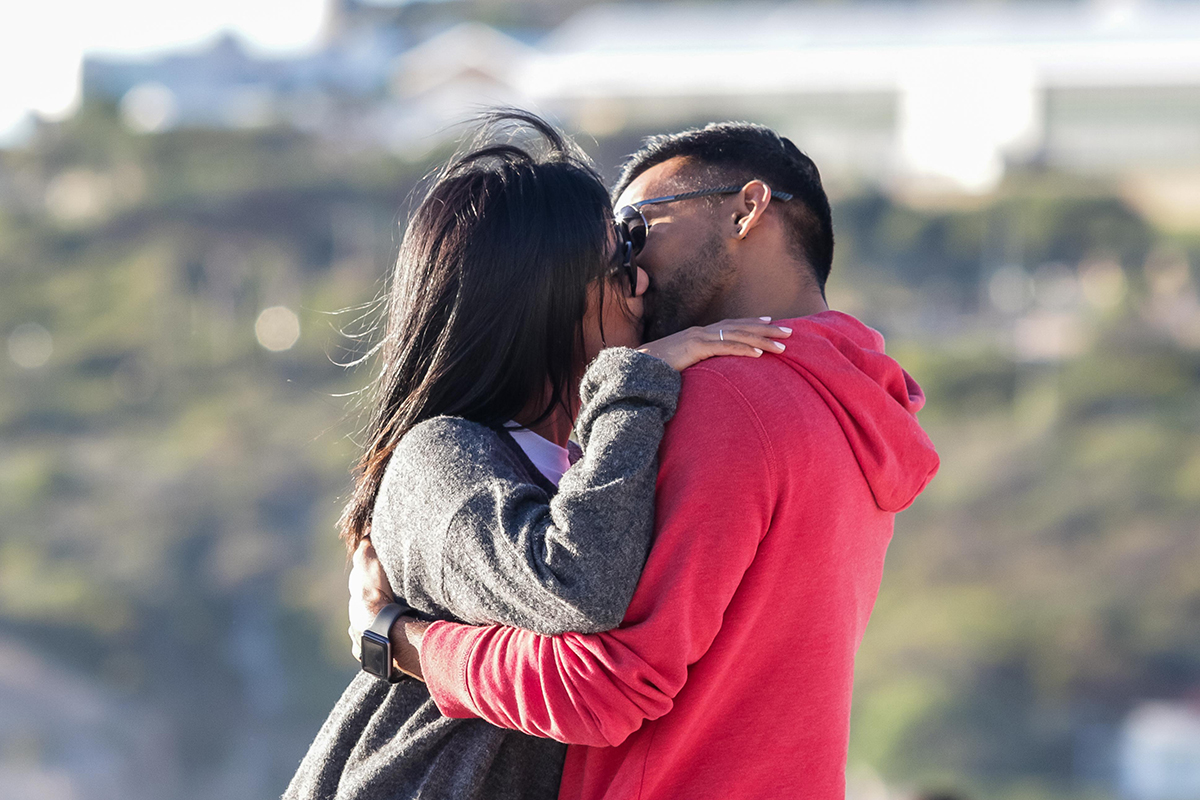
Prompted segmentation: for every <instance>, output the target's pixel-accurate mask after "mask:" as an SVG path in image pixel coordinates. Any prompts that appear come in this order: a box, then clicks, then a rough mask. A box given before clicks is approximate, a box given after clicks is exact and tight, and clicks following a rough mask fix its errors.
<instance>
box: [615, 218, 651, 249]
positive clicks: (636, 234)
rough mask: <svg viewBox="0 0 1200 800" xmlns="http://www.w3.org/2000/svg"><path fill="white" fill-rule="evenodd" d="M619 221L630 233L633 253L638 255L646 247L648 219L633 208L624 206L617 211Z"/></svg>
mask: <svg viewBox="0 0 1200 800" xmlns="http://www.w3.org/2000/svg"><path fill="white" fill-rule="evenodd" d="M617 221H618V222H620V223H621V225H623V226H624V228H625V230H627V231H628V232H629V241H630V242H632V243H633V253H634V255H637V254H638V253H640V252H642V248H643V247H645V246H646V218H645V217H643V216H642V212H640V211H638V210H637V209H636V208H634V207H633V206H624V207H622V208H620V209H618V211H617Z"/></svg>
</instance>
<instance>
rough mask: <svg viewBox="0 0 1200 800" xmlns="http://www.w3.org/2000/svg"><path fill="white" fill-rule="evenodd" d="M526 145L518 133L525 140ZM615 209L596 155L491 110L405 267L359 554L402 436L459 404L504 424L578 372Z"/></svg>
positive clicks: (433, 202)
mask: <svg viewBox="0 0 1200 800" xmlns="http://www.w3.org/2000/svg"><path fill="white" fill-rule="evenodd" d="M518 136H519V137H521V138H522V139H523V141H522V142H521V143H517V137H518ZM611 218H612V212H611V208H610V206H609V198H608V193H607V192H606V191H605V188H604V184H603V182H602V181H601V180H600V177H599V176H598V175H597V174H596V172H595V170H594V169H593V168H592V166H591V164H590V162H589V161H588V160H587V157H586V156H584V155H583V153H582V152H581V151H580V150H578V148H576V147H575V146H574V145H573V144H571V143H570V142H569V141H568V140H566V139H565V138H564V137H563V136H562V134H560V133H559V132H558V131H556V130H555V129H554V128H553V127H552V126H551V125H549V124H548V123H546V122H545V121H543V120H541V119H539V118H538V117H536V116H533V115H532V114H527V113H525V112H519V111H511V110H505V111H499V112H494V113H492V114H489V115H487V117H485V119H484V125H483V129H482V132H481V134H480V135H479V136H478V137H476V139H475V142H474V143H473V145H472V147H471V149H470V150H469V151H468V152H466V153H465V154H463V155H460V156H458V157H456V158H455V159H453V160H452V161H451V162H450V163H449V164H448V165H447V166H446V167H445V168H444V169H443V171H442V172H441V174H440V176H439V177H438V178H437V180H436V181H435V182H434V184H433V185H432V187H431V188H430V189H429V191H428V193H427V195H426V196H425V199H424V200H423V201H422V202H421V204H420V205H419V206H418V207H417V209H416V211H415V212H414V213H413V215H412V217H411V219H410V221H409V225H408V230H407V231H406V232H405V235H404V240H403V242H402V244H401V245H400V254H399V258H398V259H397V261H396V268H395V271H394V273H393V276H392V286H391V289H390V293H389V300H388V316H387V327H386V334H385V338H384V341H383V344H382V348H381V350H382V357H383V368H382V370H381V372H380V375H379V378H378V381H377V384H376V385H375V387H374V388H375V390H376V399H375V400H374V401H373V403H372V405H373V411H372V419H371V422H370V425H369V426H368V428H367V446H366V452H365V453H364V454H363V456H362V458H361V460H360V461H359V462H358V465H357V470H356V479H355V485H354V491H353V494H352V496H351V497H350V500H349V502H348V503H347V504H346V507H345V509H344V511H343V512H342V517H341V519H340V520H339V523H338V527H339V529H340V531H341V535H342V538H343V539H344V540H345V541H346V544H347V545H348V546H349V548H350V549H351V551H353V549H354V548H355V547H356V546H357V545H358V543H359V542H360V541H361V540H362V539H363V537H365V536H366V535H368V533H369V526H370V520H371V512H372V508H373V507H374V505H375V499H376V497H377V496H378V494H379V487H380V485H381V483H382V482H383V475H384V472H385V470H386V469H387V465H388V461H389V460H390V459H391V456H392V453H393V452H394V451H395V449H396V444H397V443H398V442H399V441H400V438H401V437H402V436H404V434H405V433H407V432H408V431H409V430H411V429H412V428H413V427H414V426H415V425H417V424H419V423H420V422H422V421H424V420H426V419H430V418H432V417H435V416H439V415H443V414H448V415H454V416H459V417H464V418H466V419H469V420H472V421H474V422H479V423H481V424H484V425H489V426H497V425H501V424H503V423H505V422H507V421H508V420H511V419H513V418H514V417H515V416H517V415H518V414H519V413H520V412H521V411H522V410H526V409H528V408H529V407H530V406H531V404H532V403H535V402H537V401H538V400H539V399H542V398H545V397H546V389H547V385H549V388H550V394H549V397H548V399H547V401H546V405H545V407H544V408H543V409H542V410H541V417H540V418H539V420H538V421H541V420H543V419H545V418H546V417H548V416H549V415H550V414H551V413H553V411H554V409H555V408H556V407H558V406H562V407H564V408H565V407H567V403H568V400H569V398H570V396H571V392H570V389H571V383H572V381H573V380H576V379H578V377H579V376H578V368H579V362H580V360H581V355H582V320H583V317H584V313H585V310H586V308H587V295H588V289H589V286H590V285H591V284H592V282H593V281H595V280H597V279H598V278H602V277H606V276H608V275H610V274H611V269H612V265H613V260H612V256H611V249H612V245H611V243H610V235H611Z"/></svg>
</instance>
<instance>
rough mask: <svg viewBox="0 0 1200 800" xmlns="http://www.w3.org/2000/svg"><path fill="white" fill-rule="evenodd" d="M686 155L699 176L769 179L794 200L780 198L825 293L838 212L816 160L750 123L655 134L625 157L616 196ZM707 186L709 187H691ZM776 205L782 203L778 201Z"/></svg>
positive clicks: (799, 247) (795, 237)
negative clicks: (831, 206) (648, 173)
mask: <svg viewBox="0 0 1200 800" xmlns="http://www.w3.org/2000/svg"><path fill="white" fill-rule="evenodd" d="M673 158H684V159H687V160H689V161H691V162H693V163H695V164H696V165H697V166H699V167H700V168H701V169H700V175H699V177H700V178H701V179H704V180H708V179H712V180H714V181H717V182H718V183H722V184H724V183H728V184H734V183H739V182H741V183H746V182H749V181H751V180H754V179H756V178H757V179H758V180H761V181H764V182H765V183H766V184H767V185H768V186H770V187H771V189H773V190H775V191H782V192H789V193H791V194H792V195H793V199H792V200H789V201H787V202H779V201H776V203H778V208H779V210H780V213H781V214H783V215H784V216H785V218H786V219H788V220H789V221H790V223H791V225H790V230H791V234H792V236H791V239H792V246H793V248H795V251H796V254H797V256H799V257H801V258H803V259H804V261H806V262H807V263H808V264H809V266H810V267H812V271H813V276H814V277H815V278H816V281H817V285H818V287H819V288H820V289H821V292H822V294H823V293H824V292H825V281H826V280H828V278H829V270H830V268H831V267H832V265H833V216H832V213H831V212H830V209H829V198H828V197H827V196H826V195H825V189H824V187H822V186H821V173H820V172H819V171H818V170H817V165H816V164H814V163H813V161H812V159H811V158H809V157H808V156H806V155H804V153H802V152H800V149H799V148H797V147H796V145H794V144H792V142H791V140H790V139H788V138H787V137H785V136H780V135H779V134H778V133H776V132H775V131H773V130H771V129H770V128H768V127H766V126H763V125H755V124H753V123H749V122H714V123H711V124H709V125H705V126H704V127H703V128H692V129H690V130H686V131H680V132H679V133H668V134H662V135H659V136H651V137H649V138H647V139H646V140H645V141H644V142H643V143H642V148H641V149H640V150H638V151H637V152H636V153H634V154H633V155H631V156H629V158H627V159H626V160H625V163H624V165H623V166H622V167H621V176H620V178H619V179H618V180H617V185H616V188H614V189H613V196H614V197H619V196H620V194H621V192H623V191H625V188H626V187H627V186H629V184H630V183H632V182H633V180H634V179H635V178H637V176H638V175H641V174H642V173H643V172H645V171H646V170H648V169H650V168H651V167H653V166H656V165H658V164H661V163H663V162H664V161H669V160H671V159H673ZM687 188H703V187H699V186H696V187H687ZM772 205H773V206H774V205H776V204H775V203H772Z"/></svg>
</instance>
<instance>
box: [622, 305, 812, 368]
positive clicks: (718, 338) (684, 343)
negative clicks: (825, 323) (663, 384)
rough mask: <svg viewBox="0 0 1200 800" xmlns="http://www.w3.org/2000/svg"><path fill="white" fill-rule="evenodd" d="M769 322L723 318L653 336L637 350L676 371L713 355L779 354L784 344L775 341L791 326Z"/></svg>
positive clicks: (765, 318)
mask: <svg viewBox="0 0 1200 800" xmlns="http://www.w3.org/2000/svg"><path fill="white" fill-rule="evenodd" d="M770 322H771V318H770V317H758V318H755V319H727V320H724V321H722V322H714V323H713V324H712V325H705V326H703V327H701V326H697V327H694V328H687V329H686V330H682V331H680V332H679V333H673V334H671V335H670V336H664V337H663V338H661V339H655V340H654V341H653V342H647V343H646V344H644V345H642V346H641V347H639V348H637V350H638V352H639V353H647V354H649V355H652V356H654V357H656V358H661V359H662V360H663V361H665V362H667V363H668V364H670V365H671V366H672V367H674V368H675V369H677V370H679V371H680V372H682V371H683V370H685V369H687V368H688V367H690V366H692V365H693V364H696V363H698V362H700V361H703V360H705V359H706V358H713V357H714V356H749V357H750V358H758V357H759V356H761V355H762V354H763V353H782V352H783V351H784V350H785V349H786V346H785V345H784V343H783V342H781V341H778V340H779V339H786V338H787V337H789V336H791V335H792V329H791V328H782V327H779V326H776V325H772V324H770Z"/></svg>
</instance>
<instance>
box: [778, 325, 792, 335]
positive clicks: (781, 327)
mask: <svg viewBox="0 0 1200 800" xmlns="http://www.w3.org/2000/svg"><path fill="white" fill-rule="evenodd" d="M778 327H779V330H781V331H783V332H784V333H786V334H789V335H790V334H791V332H792V329H791V328H785V327H783V326H782V325H780V326H778Z"/></svg>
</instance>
